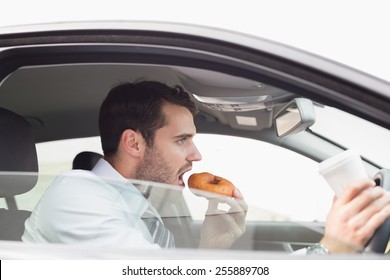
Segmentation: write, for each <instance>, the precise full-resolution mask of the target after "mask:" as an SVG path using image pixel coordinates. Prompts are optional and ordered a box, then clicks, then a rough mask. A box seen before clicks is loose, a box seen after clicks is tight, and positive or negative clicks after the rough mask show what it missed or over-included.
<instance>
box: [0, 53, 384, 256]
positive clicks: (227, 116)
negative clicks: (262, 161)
mask: <svg viewBox="0 0 390 280" xmlns="http://www.w3.org/2000/svg"><path fill="white" fill-rule="evenodd" d="M34 64H35V65H27V66H21V67H18V68H16V69H15V70H14V71H12V72H11V73H9V74H8V75H4V74H3V76H4V77H3V80H2V81H1V83H0V104H1V107H3V108H5V109H2V110H1V112H2V113H1V114H2V116H1V118H2V119H1V123H0V125H1V126H2V127H0V130H1V133H0V135H1V136H0V138H1V143H0V146H1V147H0V149H1V151H2V152H1V153H2V154H3V153H4V154H8V155H10V156H9V157H7V158H5V157H2V158H1V160H0V161H1V162H2V166H1V170H5V171H23V172H36V171H38V170H37V163H36V162H34V160H36V155H35V154H34V151H33V150H34V149H33V147H32V146H31V143H29V144H30V146H29V148H28V149H29V150H28V152H25V151H24V150H23V149H22V148H20V147H16V150H18V151H23V152H22V154H21V155H19V156H17V154H16V153H14V151H13V150H12V151H11V148H10V147H11V146H12V145H13V144H15V145H16V144H19V143H18V141H16V140H12V139H11V138H10V137H11V136H10V135H11V134H9V132H8V130H9V129H10V126H11V128H12V130H13V131H14V132H15V131H17V132H18V133H21V131H22V130H21V129H19V126H20V125H19V124H16V123H12V124H9V125H8V128H7V124H6V127H4V125H3V118H4V119H7V118H9V117H7V116H5V117H3V114H4V115H5V114H8V111H12V112H13V113H14V114H17V115H20V116H22V117H23V119H24V120H26V121H27V122H28V124H29V127H30V128H31V133H32V136H31V137H32V138H33V139H34V140H33V143H34V144H38V143H44V142H48V141H56V140H63V139H74V138H86V137H92V136H98V133H99V132H98V121H97V120H98V114H99V107H100V104H101V102H102V100H103V99H104V97H105V96H106V94H107V93H108V91H109V90H110V89H111V88H112V87H113V86H114V85H116V84H119V83H122V82H126V81H138V80H157V81H161V82H163V83H166V84H168V85H172V86H173V85H179V86H181V87H183V88H184V89H185V90H186V91H187V92H189V93H190V94H191V97H192V98H193V100H194V101H195V102H196V103H197V104H198V106H199V109H200V112H199V113H198V114H197V115H196V117H195V124H196V128H197V132H198V133H199V134H202V133H209V134H219V135H231V136H240V137H244V138H249V139H254V140H259V141H263V142H268V143H272V144H275V145H277V146H281V147H285V148H287V149H289V150H291V151H294V152H297V153H299V154H302V155H304V156H306V157H308V158H310V159H313V160H315V161H321V160H323V159H326V158H328V157H329V156H331V155H333V154H336V153H337V152H340V151H342V150H343V147H341V146H339V145H336V144H335V143H332V142H329V141H328V140H327V139H324V138H323V137H319V136H318V135H316V134H314V133H311V132H310V130H309V127H310V126H311V125H312V124H313V123H314V122H315V117H314V115H313V113H312V112H313V108H314V106H322V104H321V103H320V102H318V101H312V100H310V99H308V98H305V97H304V94H303V95H300V92H299V90H298V89H297V87H296V86H294V87H293V86H291V87H289V86H287V85H284V86H283V84H282V83H280V84H278V83H272V79H264V82H263V80H262V79H260V78H256V79H255V78H249V77H247V76H250V75H244V74H242V73H240V72H239V73H237V74H234V73H232V72H234V71H223V70H220V71H216V70H211V69H207V67H189V66H183V65H180V64H179V63H178V64H176V65H170V64H167V63H160V64H151V63H126V62H122V63H119V62H104V63H102V62H99V61H96V62H91V61H88V62H83V63H80V62H77V63H76V62H68V63H64V62H62V63H52V62H51V63H42V64H40V63H37V62H34ZM31 104H34V105H33V106H31ZM300 110H303V111H304V114H299V113H298V115H299V116H300V117H299V118H298V119H296V117H295V116H296V115H297V114H296V112H297V111H299V112H300ZM6 111H7V113H5V112H6ZM292 116H294V117H292ZM302 116H304V117H302ZM278 117H279V118H278ZM15 118H16V117H15ZM286 119H287V120H291V119H294V120H295V121H293V123H292V124H291V123H289V122H287V126H288V128H287V129H286V128H283V131H278V130H277V129H276V128H277V127H278V126H279V122H280V123H282V124H283V125H284V126H285V125H286ZM277 120H278V122H277ZM283 125H282V126H283ZM26 133H27V132H26ZM5 135H7V136H6V137H4V136H5ZM16 138H17V139H20V138H23V139H25V140H26V142H27V141H29V142H31V138H28V137H20V136H18V135H17V136H16ZM29 139H30V140H29ZM5 141H8V142H5ZM10 142H11V143H10ZM302 143H304V145H302ZM11 144H12V145H11ZM20 144H21V145H27V144H28V143H20ZM100 157H101V155H100V154H96V153H95V152H91V151H87V150H85V151H84V150H83V151H80V153H79V154H77V155H76V154H75V155H74V160H73V163H72V168H74V169H87V170H88V169H91V168H92V166H93V165H94V163H96V161H97V160H98V159H99V158H100ZM24 160H28V161H29V162H30V163H29V164H30V165H29V166H28V167H26V168H25V167H22V168H21V167H19V166H18V165H17V164H16V165H15V167H13V166H12V167H11V168H10V165H9V163H10V162H16V161H20V162H19V163H20V164H21V165H22V166H24V162H23V161H24ZM19 163H18V164H19ZM366 165H367V169H368V170H369V172H370V173H371V174H375V173H376V172H377V170H378V166H376V165H375V164H373V163H370V162H366ZM38 174H39V173H38ZM28 177H29V178H30V179H32V180H29V182H26V183H25V185H23V186H22V185H20V186H19V182H18V186H15V185H12V186H9V187H7V186H6V184H4V183H3V180H5V181H4V182H6V180H7V179H6V178H5V179H4V178H3V176H2V179H1V180H2V186H1V197H6V198H7V204H8V210H6V211H5V210H3V209H2V216H1V221H2V223H3V221H5V222H7V219H5V218H4V219H3V212H4V213H5V212H7V214H8V213H10V212H11V211H16V209H15V208H16V205H15V204H13V202H9V201H10V199H12V197H13V196H15V195H17V194H20V193H23V192H27V191H28V190H29V189H31V188H34V186H35V184H36V181H34V180H37V179H36V176H28ZM31 177H32V178H31ZM4 186H5V187H4ZM3 190H4V191H3ZM143 190H144V193H145V195H146V196H147V197H148V199H149V200H150V201H151V202H152V204H153V205H154V206H155V207H156V209H157V210H158V211H159V212H160V213H162V217H163V218H164V222H165V224H166V225H167V227H169V228H170V229H171V230H172V231H173V232H174V234H175V238H176V242H177V247H179V248H180V247H182V248H196V247H197V246H198V244H199V239H200V228H201V224H202V221H199V220H193V219H192V218H191V215H190V213H189V210H188V207H187V205H186V202H185V200H184V199H183V198H182V197H181V195H180V194H178V192H177V191H172V190H170V189H169V188H156V189H151V188H150V187H149V186H148V185H147V186H144V189H143ZM162 198H163V199H162ZM162 200H163V201H164V203H162ZM12 205H14V206H12ZM18 215H19V214H18ZM27 216H28V213H24V212H23V215H21V217H20V219H19V218H18V220H21V221H22V220H23V219H25V218H26V217H27ZM12 220H13V219H12ZM15 220H16V218H15ZM1 228H2V229H4V228H8V226H7V227H5V226H1ZM17 232H18V233H16V231H15V233H12V239H16V240H20V227H19V228H18V230H17ZM322 232H323V223H322V222H316V221H313V222H306V223H296V222H292V221H277V222H275V221H248V222H247V223H246V232H245V234H244V236H243V237H242V238H240V239H239V240H238V241H237V242H236V243H235V244H234V245H233V247H232V249H238V250H243V249H245V250H246V249H247V250H265V251H278V252H288V253H289V252H292V251H294V250H296V249H299V248H302V247H305V246H307V245H309V244H312V243H315V242H318V241H319V240H320V238H321V236H322ZM2 235H3V234H2ZM2 239H4V240H7V239H10V238H9V237H7V236H3V237H2Z"/></svg>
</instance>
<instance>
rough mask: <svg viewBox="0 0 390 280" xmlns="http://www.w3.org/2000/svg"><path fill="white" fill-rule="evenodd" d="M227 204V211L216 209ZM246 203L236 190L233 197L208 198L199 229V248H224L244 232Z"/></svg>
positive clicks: (229, 245) (228, 246)
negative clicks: (204, 214)
mask: <svg viewBox="0 0 390 280" xmlns="http://www.w3.org/2000/svg"><path fill="white" fill-rule="evenodd" d="M219 204H227V205H228V207H230V208H229V209H228V210H227V211H224V210H220V209H218V206H219ZM247 210H248V205H247V203H246V201H245V200H244V198H243V197H242V195H241V193H240V192H239V191H238V190H237V192H236V193H235V197H234V198H231V197H226V198H225V197H221V198H212V199H209V205H208V209H207V211H206V216H205V219H204V222H203V225H202V229H201V239H200V248H209V249H211V248H214V249H226V248H230V247H231V246H232V245H233V243H234V242H235V241H236V240H237V239H238V238H239V237H240V236H241V235H242V234H243V233H244V232H245V218H246V213H247Z"/></svg>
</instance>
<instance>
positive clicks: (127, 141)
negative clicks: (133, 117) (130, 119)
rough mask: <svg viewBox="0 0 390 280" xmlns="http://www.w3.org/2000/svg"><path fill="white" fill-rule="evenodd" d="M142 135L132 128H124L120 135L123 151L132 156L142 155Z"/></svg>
mask: <svg viewBox="0 0 390 280" xmlns="http://www.w3.org/2000/svg"><path fill="white" fill-rule="evenodd" d="M142 143H143V137H142V136H141V134H140V133H138V132H135V131H134V130H132V129H126V130H125V131H123V133H122V136H121V141H120V144H121V146H122V148H123V150H124V151H126V152H127V153H128V154H130V155H132V156H134V157H140V156H141V155H142V149H141V148H142Z"/></svg>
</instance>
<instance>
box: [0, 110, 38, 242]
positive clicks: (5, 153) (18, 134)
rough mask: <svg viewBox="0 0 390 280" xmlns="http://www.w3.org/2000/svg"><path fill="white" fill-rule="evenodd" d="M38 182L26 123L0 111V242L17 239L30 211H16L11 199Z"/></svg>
mask: <svg viewBox="0 0 390 280" xmlns="http://www.w3.org/2000/svg"><path fill="white" fill-rule="evenodd" d="M37 180H38V158H37V152H36V148H35V141H34V138H33V134H32V130H31V128H30V125H29V123H28V122H27V121H26V120H25V119H24V118H23V117H21V116H19V115H18V114H16V113H14V112H11V111H9V110H7V109H4V108H0V198H1V199H4V200H5V202H6V203H5V204H6V207H7V208H0V239H1V240H21V236H22V234H23V231H24V222H25V220H26V219H27V218H28V217H29V216H30V214H31V212H30V211H27V210H21V209H18V207H17V204H16V200H15V196H16V195H19V194H23V193H26V192H28V191H29V190H31V189H32V188H33V187H34V186H35V184H36V182H37Z"/></svg>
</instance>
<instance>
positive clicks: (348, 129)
mask: <svg viewBox="0 0 390 280" xmlns="http://www.w3.org/2000/svg"><path fill="white" fill-rule="evenodd" d="M315 113H316V122H315V123H314V125H313V126H312V127H311V129H312V130H313V131H314V132H316V133H318V134H320V135H322V136H324V137H326V138H328V139H331V140H332V141H334V142H336V143H338V144H340V145H342V146H343V147H346V148H348V149H354V150H356V151H359V153H360V154H361V155H362V156H364V157H366V158H367V159H368V160H371V161H373V162H374V163H375V164H377V165H379V166H381V167H383V168H384V167H389V166H390V149H389V148H388V146H389V143H390V130H388V129H384V128H383V127H380V126H378V125H375V124H373V123H371V122H368V121H366V120H363V119H361V118H359V117H356V116H354V115H352V114H349V113H346V112H345V111H341V110H338V109H336V108H332V107H328V106H326V107H319V106H316V107H315ZM369 143H372V144H369Z"/></svg>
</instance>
